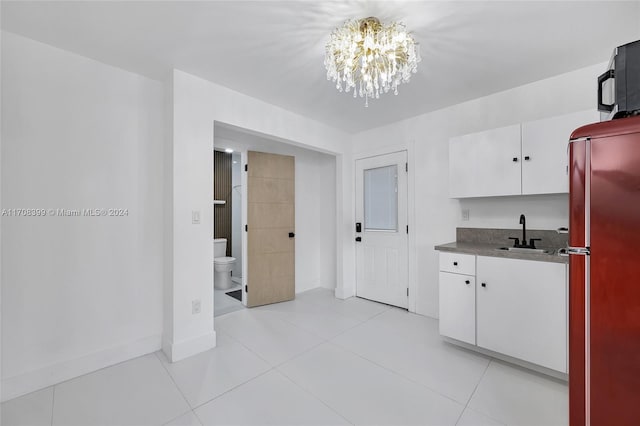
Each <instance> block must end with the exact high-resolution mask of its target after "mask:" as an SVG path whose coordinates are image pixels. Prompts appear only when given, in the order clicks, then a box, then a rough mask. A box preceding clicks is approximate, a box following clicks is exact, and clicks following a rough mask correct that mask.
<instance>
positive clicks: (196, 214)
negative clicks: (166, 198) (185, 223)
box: [191, 210, 200, 225]
mask: <svg viewBox="0 0 640 426" xmlns="http://www.w3.org/2000/svg"><path fill="white" fill-rule="evenodd" d="M191 223H192V224H194V225H198V224H200V210H193V211H192V212H191Z"/></svg>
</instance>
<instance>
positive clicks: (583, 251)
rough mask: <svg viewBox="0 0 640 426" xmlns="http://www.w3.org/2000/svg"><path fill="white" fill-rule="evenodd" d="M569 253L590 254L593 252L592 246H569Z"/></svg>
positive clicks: (567, 251) (567, 250)
mask: <svg viewBox="0 0 640 426" xmlns="http://www.w3.org/2000/svg"><path fill="white" fill-rule="evenodd" d="M566 253H567V254H577V255H580V256H589V255H590V254H591V248H590V247H567V249H566Z"/></svg>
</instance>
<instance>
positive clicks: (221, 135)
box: [213, 122, 337, 316]
mask: <svg viewBox="0 0 640 426" xmlns="http://www.w3.org/2000/svg"><path fill="white" fill-rule="evenodd" d="M216 155H217V156H218V157H224V156H227V157H226V158H227V159H228V160H230V161H228V163H229V169H230V171H227V172H226V173H227V177H220V176H219V174H220V171H219V170H218V167H220V168H221V170H222V171H225V165H220V164H219V163H218V162H217V161H216V160H215V157H214V196H215V197H216V200H217V199H218V197H219V195H218V194H220V193H221V194H229V198H224V199H221V200H218V201H214V203H216V202H217V203H218V204H215V205H214V209H213V210H214V230H213V233H214V235H213V236H214V262H213V263H214V316H220V315H224V314H227V313H230V312H233V311H236V310H241V309H245V308H246V307H251V306H259V305H263V304H270V303H278V302H280V301H285V300H290V299H292V298H294V297H295V293H300V292H303V291H306V290H311V289H314V288H318V287H324V288H328V289H332V290H333V289H335V286H336V268H337V261H336V254H335V247H336V157H335V155H333V154H327V153H323V152H319V151H316V150H311V149H308V148H305V147H301V146H297V145H296V144H294V143H292V142H291V141H285V140H281V139H276V138H274V137H271V136H268V135H263V134H259V133H256V132H252V131H249V130H246V129H242V128H238V127H235V126H231V125H227V124H224V123H219V122H216V123H215V126H214V156H216ZM252 164H253V166H252ZM225 179H226V181H227V182H226V183H225ZM216 182H218V183H224V184H225V185H226V186H225V188H224V189H222V190H220V191H218V192H216V190H215V189H216V187H217V184H216ZM252 188H253V189H252ZM220 197H222V196H221V195H220ZM223 201H224V204H222V202H223ZM225 206H226V207H225ZM224 220H227V223H226V224H225V223H224ZM229 222H230V223H229ZM223 238H224V239H225V240H226V243H227V247H226V248H223V245H222V244H221V241H220V240H222V239H223ZM216 240H217V241H218V251H215V241H216ZM223 254H224V256H223ZM219 257H224V258H232V259H233V260H231V259H224V260H223V261H225V260H228V261H229V263H230V264H232V266H231V267H229V268H226V267H224V266H223V265H221V262H220V261H218V262H217V263H218V264H217V265H216V262H215V259H218V260H220V259H219ZM215 268H217V270H215ZM226 269H230V272H228V271H226ZM225 272H226V273H228V274H229V280H224V279H222V280H221V279H220V278H221V274H222V273H225ZM220 281H222V282H223V285H220ZM231 292H236V293H235V295H239V299H240V300H237V299H235V298H233V296H234V294H231V295H230V294H228V293H231Z"/></svg>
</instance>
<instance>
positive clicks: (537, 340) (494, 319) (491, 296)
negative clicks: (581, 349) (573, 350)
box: [476, 256, 567, 373]
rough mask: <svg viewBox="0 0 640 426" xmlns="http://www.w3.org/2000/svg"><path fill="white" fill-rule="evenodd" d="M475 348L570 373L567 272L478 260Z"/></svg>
mask: <svg viewBox="0 0 640 426" xmlns="http://www.w3.org/2000/svg"><path fill="white" fill-rule="evenodd" d="M476 273H477V275H476V277H477V280H476V282H477V288H476V303H477V318H476V327H477V329H476V331H477V345H478V346H480V347H482V348H486V349H489V350H492V351H495V352H500V353H503V354H505V355H509V356H512V357H514V358H519V359H522V360H525V361H528V362H531V363H533V364H537V365H541V366H543V367H547V368H550V369H552V370H556V371H561V372H564V373H566V372H567V285H566V274H567V267H566V265H565V264H562V263H548V262H536V261H529V260H518V259H504V258H496V257H483V256H478V257H477V265H476Z"/></svg>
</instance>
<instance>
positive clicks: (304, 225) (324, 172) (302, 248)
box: [214, 136, 336, 293]
mask: <svg viewBox="0 0 640 426" xmlns="http://www.w3.org/2000/svg"><path fill="white" fill-rule="evenodd" d="M214 144H215V146H216V147H218V148H224V147H233V148H234V149H236V150H243V151H247V150H249V151H261V152H270V153H272V154H281V155H291V156H293V157H295V180H296V182H295V216H296V222H295V233H296V237H295V240H296V241H295V242H296V253H295V259H296V262H295V272H296V279H295V281H296V293H300V292H303V291H306V290H310V289H313V288H316V287H325V288H329V289H334V288H335V287H336V259H335V248H336V217H335V211H336V185H335V182H336V168H335V157H334V156H332V155H328V154H323V153H321V152H317V151H311V150H309V149H304V148H300V147H297V146H293V145H290V144H286V143H282V142H274V141H269V140H265V139H263V138H259V137H255V136H241V137H238V138H235V140H229V139H222V138H217V137H216V139H215V142H214ZM243 226H244V224H242V223H240V222H238V223H237V225H236V224H235V223H234V224H233V228H234V232H235V231H236V230H240V229H242V227H243ZM234 235H235V234H234ZM241 236H242V234H240V238H241ZM234 244H235V243H234ZM234 257H236V256H235V255H234ZM234 275H235V272H234Z"/></svg>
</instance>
